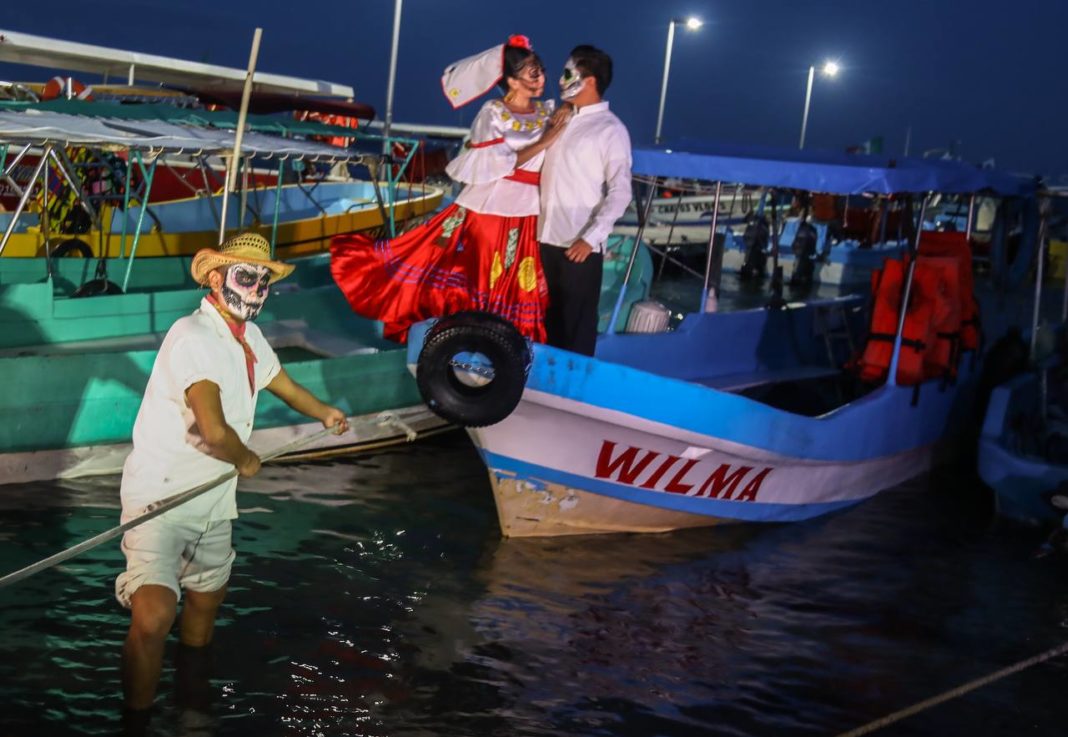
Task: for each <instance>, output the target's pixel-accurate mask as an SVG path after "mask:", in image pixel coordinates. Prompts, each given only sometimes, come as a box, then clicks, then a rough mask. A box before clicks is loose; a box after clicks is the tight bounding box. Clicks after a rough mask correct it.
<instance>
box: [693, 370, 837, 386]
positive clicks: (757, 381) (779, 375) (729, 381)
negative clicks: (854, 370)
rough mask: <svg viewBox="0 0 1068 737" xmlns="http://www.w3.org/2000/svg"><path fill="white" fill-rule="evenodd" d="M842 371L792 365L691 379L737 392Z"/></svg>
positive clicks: (701, 383)
mask: <svg viewBox="0 0 1068 737" xmlns="http://www.w3.org/2000/svg"><path fill="white" fill-rule="evenodd" d="M839 373H841V371H840V370H839V369H837V368H833V367H831V366H790V367H789V368H784V369H764V370H761V371H747V372H744V373H738V374H722V375H720V376H709V377H705V378H700V379H690V381H691V382H693V383H694V384H700V385H702V386H707V387H708V388H709V389H717V390H719V391H723V392H737V391H741V390H743V389H751V388H752V387H754V386H763V385H765V384H782V383H785V382H788V381H805V380H806V379H820V378H823V377H826V376H836V375H838V374H839Z"/></svg>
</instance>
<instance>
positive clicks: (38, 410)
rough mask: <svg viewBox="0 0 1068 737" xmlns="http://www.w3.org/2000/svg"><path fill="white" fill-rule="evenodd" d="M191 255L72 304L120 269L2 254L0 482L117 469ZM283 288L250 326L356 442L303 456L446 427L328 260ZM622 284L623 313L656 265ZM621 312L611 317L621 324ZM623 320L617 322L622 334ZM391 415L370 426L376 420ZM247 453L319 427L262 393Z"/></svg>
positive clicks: (624, 249)
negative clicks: (351, 430)
mask: <svg viewBox="0 0 1068 737" xmlns="http://www.w3.org/2000/svg"><path fill="white" fill-rule="evenodd" d="M633 243H634V241H633V239H622V238H618V237H614V238H613V240H612V241H610V243H609V246H608V252H609V254H610V255H613V256H616V257H615V258H610V259H609V260H607V261H606V267H605V279H604V287H603V290H602V299H601V312H602V316H603V317H602V324H604V325H606V324H607V320H608V316H610V315H611V313H612V310H613V307H614V306H615V302H616V297H617V295H618V294H619V289H620V286H621V285H622V282H623V272H624V271H625V270H626V265H627V262H628V255H629V253H630V250H631V249H632V248H633ZM189 261H190V259H189V258H186V257H160V258H152V259H144V260H142V261H139V262H138V263H137V264H136V268H135V269H134V270H133V272H132V273H133V278H132V279H131V283H130V285H129V288H128V289H127V292H126V293H125V294H102V295H98V296H94V297H84V298H78V297H74V296H72V295H73V294H74V293H75V292H77V291H78V290H79V289H81V288H82V287H83V286H84V285H85V284H87V283H90V282H93V281H94V280H96V279H102V278H105V277H102V276H98V272H97V268H98V267H99V266H98V265H99V263H103V264H105V266H104V270H105V272H107V273H111V272H117V271H120V270H121V269H122V268H123V266H124V263H123V261H122V260H120V259H116V260H112V261H110V262H109V261H102V262H96V261H90V260H83V259H57V260H55V261H54V263H53V272H52V275H51V276H48V274H47V264H46V262H45V261H44V260H43V259H5V260H3V261H2V262H0V263H2V265H3V268H2V269H0V376H3V377H4V388H3V390H2V391H0V479H3V480H4V481H5V482H8V483H12V482H22V481H29V480H35V479H48V478H55V477H63V478H76V477H80V476H89V475H100V474H114V473H119V472H120V471H121V469H122V462H123V460H124V459H125V457H126V454H127V453H128V452H129V449H130V445H129V443H130V436H131V431H132V429H133V422H134V418H135V417H136V415H137V410H138V407H139V406H140V403H141V396H142V394H143V393H144V388H145V384H146V382H147V380H148V375H149V372H150V371H151V369H152V363H153V361H155V357H156V350H157V348H158V347H159V345H160V344H161V342H162V340H163V337H164V335H165V334H166V332H167V329H168V328H170V326H171V325H172V324H173V323H174V321H175V320H176V319H178V318H179V317H181V316H183V315H186V314H189V313H190V312H192V311H193V310H194V309H196V307H197V305H198V304H199V303H200V300H201V298H202V297H203V296H204V294H205V291H204V289H203V288H201V287H198V286H197V285H195V284H194V283H193V282H192V280H191V278H190V277H189ZM291 263H294V264H296V265H297V268H296V270H295V271H294V273H293V276H291V277H290V278H289V279H287V280H286V281H284V282H280V283H279V284H278V285H276V287H275V288H274V290H273V293H272V296H271V297H270V299H268V301H267V304H266V306H265V307H264V310H263V312H262V313H261V315H260V317H259V318H258V319H257V324H258V325H259V326H260V327H261V329H262V330H263V333H264V335H265V336H266V337H267V340H268V341H269V342H270V343H271V345H272V346H273V347H274V349H275V351H276V352H277V353H278V355H279V357H280V358H281V360H282V363H283V364H284V365H285V367H286V370H287V371H289V373H290V374H291V375H292V376H293V377H294V378H295V379H296V380H297V381H299V382H301V383H302V384H304V385H305V386H307V387H308V388H309V389H310V390H311V391H312V392H313V393H315V394H316V395H318V396H322V397H326V398H329V400H330V401H331V402H333V403H334V404H336V405H337V406H339V407H340V408H342V409H343V410H344V411H345V412H346V413H348V414H349V416H352V417H357V418H359V419H360V420H365V421H366V422H364V423H361V426H360V428H359V429H358V431H357V433H356V434H355V436H352V435H349V436H345V437H341V438H338V437H335V436H328V437H327V438H324V439H322V440H320V441H318V442H317V443H316V444H314V445H312V446H309V447H306V448H305V449H304V450H303V451H301V455H302V457H307V456H309V455H322V454H332V453H348V452H354V451H358V450H362V449H367V448H369V447H377V446H380V445H382V444H386V443H394V442H401V441H403V440H404V438H405V437H406V435H407V433H408V430H409V429H411V430H413V431H415V432H417V433H420V434H422V433H427V432H433V431H436V430H439V429H441V428H443V427H444V426H445V425H444V422H443V421H442V420H440V419H439V418H438V417H437V416H436V415H434V414H433V413H431V412H430V411H429V410H428V409H427V408H426V407H425V406H424V405H423V402H422V399H421V398H420V396H419V392H418V390H417V388H416V385H415V381H414V380H413V379H412V378H411V375H410V374H409V373H408V371H407V367H406V362H405V350H404V348H403V346H399V345H397V344H396V343H392V342H390V341H387V340H385V339H383V338H382V337H381V332H382V329H381V323H378V322H376V321H373V320H367V319H364V318H361V317H358V316H356V315H354V314H353V313H352V311H351V310H350V308H349V306H348V304H347V303H346V302H345V299H344V297H343V296H342V294H341V292H340V290H338V289H337V287H336V286H335V285H334V283H333V281H332V279H331V276H330V263H329V256H328V255H326V254H320V255H315V256H308V257H302V258H298V259H292V260H291ZM636 264H637V265H636V267H635V272H634V274H632V276H631V281H630V283H629V284H628V286H627V292H626V295H625V302H626V303H627V304H628V305H629V304H632V303H634V302H637V301H640V300H642V299H644V298H645V297H646V295H647V294H648V288H649V282H650V279H651V276H652V261H651V259H650V257H649V254H648V252H647V251H646V249H644V248H642V249H641V250H640V257H639V258H638V259H637V261H636ZM624 317H625V315H624V316H623V317H621V318H620V320H622V319H624ZM621 324H622V323H620V326H621ZM383 412H390V413H392V414H391V415H390V416H389V417H387V418H386V419H385V421H382V422H378V421H377V420H378V418H379V415H380V413H383ZM256 428H257V430H256V431H255V432H254V433H253V435H252V440H251V443H252V447H253V448H255V449H258V450H269V449H271V448H275V447H278V446H280V445H283V444H285V443H287V442H289V441H292V440H295V439H298V438H300V437H302V436H307V435H311V434H313V433H315V432H316V431H317V430H318V429H319V428H318V427H317V426H316V425H315V424H314V423H310V424H309V423H307V422H306V418H304V417H302V416H300V415H298V414H296V413H294V412H293V411H292V410H290V409H289V408H288V407H286V406H285V405H284V404H282V403H281V402H280V401H278V400H277V399H276V398H275V397H274V396H272V395H269V394H265V395H264V396H263V397H262V398H261V400H260V402H259V406H258V407H257V415H256Z"/></svg>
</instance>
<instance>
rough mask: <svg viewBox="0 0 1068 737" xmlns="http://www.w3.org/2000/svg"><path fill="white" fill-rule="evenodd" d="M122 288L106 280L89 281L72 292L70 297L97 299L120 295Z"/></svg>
mask: <svg viewBox="0 0 1068 737" xmlns="http://www.w3.org/2000/svg"><path fill="white" fill-rule="evenodd" d="M122 293H123V292H122V287H120V286H119V285H118V284H116V283H115V282H113V281H108V280H107V279H90V280H89V281H87V282H85V284H82V285H81V286H80V287H78V288H77V289H75V290H74V293H73V294H72V295H71V297H99V296H101V295H104V294H122Z"/></svg>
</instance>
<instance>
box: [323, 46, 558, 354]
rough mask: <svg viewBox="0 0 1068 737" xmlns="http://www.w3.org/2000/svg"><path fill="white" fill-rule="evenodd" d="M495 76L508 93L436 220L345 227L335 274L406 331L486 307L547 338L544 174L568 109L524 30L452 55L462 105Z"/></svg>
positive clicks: (396, 334) (356, 298) (456, 169)
mask: <svg viewBox="0 0 1068 737" xmlns="http://www.w3.org/2000/svg"><path fill="white" fill-rule="evenodd" d="M494 85H498V86H499V87H500V89H501V90H502V91H503V92H504V93H505V94H504V97H503V98H500V99H494V100H490V101H489V102H487V103H486V104H485V105H483V106H482V109H481V110H480V111H479V113H478V116H477V117H476V118H475V122H474V123H473V124H472V126H471V135H470V139H469V140H468V142H467V143H466V144H465V147H464V150H463V152H462V153H461V154H460V155H459V156H457V157H456V158H455V159H453V160H452V161H451V162H450V163H449V166H448V168H447V169H446V171H447V172H448V174H449V176H450V177H452V179H453V180H455V181H458V182H462V183H464V184H465V185H466V186H465V187H464V189H463V191H462V192H461V193H460V196H459V197H457V198H456V201H455V202H454V203H453V204H452V205H450V206H449V207H447V208H445V209H444V210H442V211H441V212H440V213H438V214H437V215H436V216H435V217H434V218H433V219H432V220H430V221H429V222H427V223H425V224H424V225H421V226H419V227H417V228H414V229H413V230H410V231H408V232H407V233H404V234H403V235H400V236H398V237H396V238H393V239H384V240H379V241H375V240H373V239H371V238H369V237H367V236H361V235H349V236H337V237H335V238H334V239H333V241H332V243H331V246H330V254H331V270H332V272H333V275H334V280H335V281H336V282H337V284H338V286H339V287H341V290H342V291H343V292H344V293H345V296H346V297H347V298H348V300H349V303H350V304H351V305H352V309H353V310H354V311H355V312H356V313H357V314H360V315H363V316H364V317H370V318H374V319H378V320H382V321H383V322H384V323H385V330H384V334H385V336H386V337H387V338H391V339H393V340H397V341H399V342H402V343H403V342H405V341H406V340H407V333H408V328H409V327H410V326H411V325H412V324H413V323H416V322H419V321H420V320H425V319H427V318H431V317H441V316H443V315H448V314H452V313H454V312H460V311H462V310H483V311H486V312H493V313H496V314H498V315H500V316H502V317H504V318H505V319H507V320H509V321H511V322H512V323H513V324H514V325H515V326H516V327H517V328H518V329H519V331H520V332H521V333H522V334H523V335H525V336H527V337H529V338H531V339H533V340H536V341H544V339H545V327H544V320H543V318H544V315H545V306H546V300H547V294H548V290H547V288H546V285H545V277H544V276H543V274H542V269H541V262H540V260H539V256H538V241H537V219H538V209H539V201H538V182H539V171H540V170H541V163H542V159H543V158H544V152H545V150H546V149H547V148H548V147H549V146H550V145H552V142H553V141H554V140H555V139H556V137H557V136H558V135H559V133H560V131H561V130H562V129H563V126H564V125H566V118H564V117H563V116H555V117H554V116H553V105H552V102H551V101H547V102H542V101H540V100H537V98H538V97H540V96H541V94H542V92H543V90H544V88H545V70H544V67H543V66H542V63H541V59H539V58H538V56H537V54H535V53H534V51H533V50H532V49H531V47H530V42H529V41H528V40H527V39H526V37H524V36H512V37H511V38H510V39H509V40H508V43H506V44H501V45H499V46H495V47H493V48H492V49H489V50H488V51H484V52H482V53H481V54H477V55H475V56H472V57H468V58H466V59H463V60H462V61H459V62H457V63H455V64H453V65H451V66H450V67H449V68H448V69H446V70H445V74H444V76H443V77H442V88H443V90H444V91H445V96H446V97H447V98H448V100H449V102H450V103H451V104H452V105H453V107H460V106H461V105H464V104H466V103H468V102H470V101H471V100H473V99H475V98H477V97H479V96H481V95H482V94H484V93H486V92H487V91H489V90H490V89H492V88H493V86H494Z"/></svg>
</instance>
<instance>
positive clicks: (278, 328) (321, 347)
mask: <svg viewBox="0 0 1068 737" xmlns="http://www.w3.org/2000/svg"><path fill="white" fill-rule="evenodd" d="M260 331H261V332H262V333H263V337H264V338H266V339H267V342H268V343H270V345H271V347H272V348H274V349H275V350H276V351H277V350H279V349H282V348H302V349H304V350H305V351H308V352H309V353H314V354H316V355H318V356H321V357H323V358H335V357H337V356H355V355H359V354H363V353H377V352H378V349H377V348H375V347H373V346H369V345H366V344H365V343H361V342H360V341H358V340H353V339H352V338H350V337H348V336H345V335H338V334H336V333H328V332H324V331H322V330H315V329H314V328H311V327H308V324H307V323H306V322H304V321H303V320H276V321H271V322H268V323H264V324H263V325H260Z"/></svg>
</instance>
